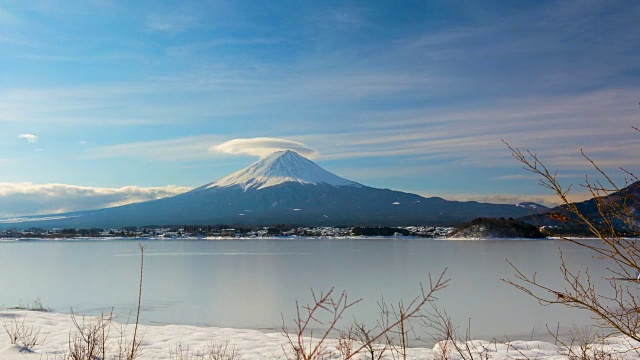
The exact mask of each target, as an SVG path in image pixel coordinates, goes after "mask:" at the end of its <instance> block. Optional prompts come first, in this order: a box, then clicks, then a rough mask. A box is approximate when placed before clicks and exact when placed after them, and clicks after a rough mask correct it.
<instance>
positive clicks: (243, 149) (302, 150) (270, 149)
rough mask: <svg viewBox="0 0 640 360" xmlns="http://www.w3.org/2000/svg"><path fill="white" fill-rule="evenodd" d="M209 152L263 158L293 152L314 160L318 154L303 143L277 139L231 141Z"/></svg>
mask: <svg viewBox="0 0 640 360" xmlns="http://www.w3.org/2000/svg"><path fill="white" fill-rule="evenodd" d="M210 150H211V151H213V152H217V153H225V154H232V155H250V156H259V157H261V158H262V157H265V156H268V155H270V154H272V153H274V152H276V151H281V150H293V151H295V152H297V153H299V154H300V155H302V156H305V157H308V158H315V157H316V156H317V155H318V152H317V151H315V150H314V149H311V148H309V147H308V146H306V145H305V144H303V143H300V142H297V141H292V140H286V139H277V138H267V137H258V138H251V139H233V140H229V141H226V142H224V143H222V144H218V145H216V146H212V147H211V148H210Z"/></svg>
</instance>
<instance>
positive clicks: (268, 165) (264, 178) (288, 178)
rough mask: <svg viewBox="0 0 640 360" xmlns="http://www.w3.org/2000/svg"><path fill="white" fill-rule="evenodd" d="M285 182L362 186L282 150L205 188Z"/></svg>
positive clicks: (291, 152)
mask: <svg viewBox="0 0 640 360" xmlns="http://www.w3.org/2000/svg"><path fill="white" fill-rule="evenodd" d="M285 182H297V183H302V184H315V185H319V184H326V185H332V186H358V187H359V186H362V185H360V184H358V183H356V182H353V181H350V180H347V179H343V178H341V177H339V176H337V175H334V174H332V173H330V172H328V171H326V170H324V169H323V168H321V167H320V166H318V165H316V164H315V163H314V162H313V161H311V160H309V159H307V158H305V157H303V156H301V155H299V154H298V153H296V152H294V151H291V150H285V151H278V152H275V153H273V154H271V155H269V156H267V157H266V158H264V159H261V160H260V161H258V162H255V163H253V164H251V165H249V166H248V167H246V168H244V169H242V170H240V171H236V172H234V173H233V174H230V175H228V176H225V177H223V178H222V179H219V180H217V181H215V182H213V183H211V184H208V185H206V186H205V188H206V189H209V188H213V187H230V186H241V187H242V188H243V189H244V190H247V189H256V190H258V189H264V188H268V187H271V186H275V185H279V184H282V183H285Z"/></svg>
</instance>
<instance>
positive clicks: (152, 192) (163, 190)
mask: <svg viewBox="0 0 640 360" xmlns="http://www.w3.org/2000/svg"><path fill="white" fill-rule="evenodd" d="M188 190H190V188H187V187H182V186H176V185H168V186H162V187H148V188H145V187H139V186H125V187H121V188H99V187H88V186H75V185H66V184H32V183H0V204H2V206H1V207H0V217H13V216H22V215H43V214H56V213H63V212H70V211H80V210H89V209H100V208H105V207H113V206H119V205H125V204H130V203H134V202H140V201H148V200H155V199H160V198H163V197H167V196H173V195H177V194H180V193H183V192H186V191H188Z"/></svg>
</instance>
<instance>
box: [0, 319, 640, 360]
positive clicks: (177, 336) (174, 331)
mask: <svg viewBox="0 0 640 360" xmlns="http://www.w3.org/2000/svg"><path fill="white" fill-rule="evenodd" d="M14 317H15V319H17V321H18V322H22V321H23V324H24V326H25V327H33V328H34V329H39V330H40V334H41V337H42V338H44V340H43V341H42V343H41V344H39V345H36V346H35V347H34V348H33V349H32V351H25V350H21V349H20V348H19V347H18V346H16V345H12V344H11V343H10V339H9V336H8V335H7V334H6V333H5V332H4V331H2V332H0V359H4V360H18V359H19V360H29V359H62V358H63V357H64V355H65V354H66V352H68V349H69V338H70V337H73V335H74V334H75V331H76V330H75V327H74V324H73V322H72V318H71V316H70V315H66V314H56V313H45V312H32V311H13V310H4V311H0V321H2V325H3V326H7V325H8V324H11V321H13V320H12V319H14ZM76 318H77V320H78V321H79V322H80V323H82V321H84V323H85V324H89V323H91V322H92V321H96V319H97V318H96V317H82V316H77V317H76ZM115 320H118V319H115ZM125 320H126V319H125ZM112 326H113V328H112V329H111V331H110V343H109V345H111V346H112V347H113V346H116V345H117V341H118V339H120V333H119V330H120V329H124V336H125V337H126V339H127V340H130V339H131V337H132V333H133V325H128V326H125V325H122V324H121V323H117V322H116V321H114V322H113V323H112ZM138 336H142V342H141V355H140V357H139V359H149V360H150V359H160V360H162V359H168V360H171V359H177V358H178V357H177V355H176V351H177V350H178V349H183V350H184V349H189V353H190V354H191V355H195V356H193V357H191V358H193V359H207V358H206V357H202V356H198V354H202V350H204V349H206V348H207V346H210V345H211V344H218V345H224V344H225V343H228V348H229V350H230V349H232V348H235V351H236V354H237V356H238V357H237V358H239V359H245V360H252V359H286V358H287V354H285V352H284V349H287V340H286V337H285V336H284V335H283V334H281V333H273V332H272V333H269V332H262V331H258V330H248V329H230V328H215V327H198V326H186V325H162V326H155V325H139V329H138ZM336 345H337V341H336V340H330V341H328V342H327V350H328V351H330V352H331V355H330V356H327V357H325V359H340V358H341V357H340V353H339V352H338V351H337V349H336ZM458 345H459V347H461V348H464V349H470V353H471V354H474V355H473V358H474V359H495V360H513V359H527V358H528V359H568V358H569V356H567V350H566V349H565V348H563V347H561V346H557V345H554V344H551V343H546V342H540V341H511V342H508V343H500V342H489V341H483V340H473V341H469V342H467V343H458ZM638 346H640V343H637V342H635V341H631V340H629V339H625V338H622V337H613V338H610V339H608V340H607V341H606V342H605V343H604V344H597V345H593V346H592V347H591V349H590V350H589V351H590V355H591V356H590V357H591V358H593V351H594V350H595V351H596V352H598V353H600V354H612V357H610V358H612V359H640V355H639V354H638V353H637V352H635V351H629V349H631V348H634V347H635V348H638ZM574 351H575V352H576V353H577V354H580V353H581V350H580V349H579V348H578V347H575V348H574ZM183 355H184V353H183ZM600 356H602V355H600ZM396 357H397V355H396ZM465 358H466V359H465ZM465 358H463V357H462V356H461V355H460V354H458V353H457V352H456V351H455V349H454V348H453V346H452V344H451V343H450V342H445V341H441V342H439V343H437V344H436V345H435V346H434V347H433V348H410V349H408V354H407V359H410V360H418V359H425V360H444V359H451V360H461V359H464V360H469V359H470V357H468V356H467V357H465ZM604 358H609V357H608V356H607V357H604ZM359 359H365V357H364V356H362V357H360V358H359ZM385 359H393V355H392V354H391V353H390V352H388V353H387V356H386V357H385Z"/></svg>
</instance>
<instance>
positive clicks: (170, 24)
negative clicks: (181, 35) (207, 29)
mask: <svg viewBox="0 0 640 360" xmlns="http://www.w3.org/2000/svg"><path fill="white" fill-rule="evenodd" d="M196 25H197V21H196V19H194V18H193V17H192V16H188V15H183V14H153V15H150V16H149V17H148V18H147V21H146V23H145V28H146V29H147V30H148V31H158V32H171V33H175V32H181V31H185V30H187V29H190V28H192V27H194V26H196Z"/></svg>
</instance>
